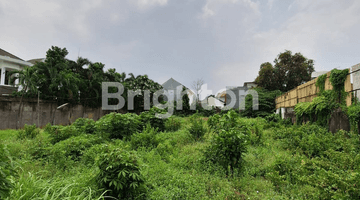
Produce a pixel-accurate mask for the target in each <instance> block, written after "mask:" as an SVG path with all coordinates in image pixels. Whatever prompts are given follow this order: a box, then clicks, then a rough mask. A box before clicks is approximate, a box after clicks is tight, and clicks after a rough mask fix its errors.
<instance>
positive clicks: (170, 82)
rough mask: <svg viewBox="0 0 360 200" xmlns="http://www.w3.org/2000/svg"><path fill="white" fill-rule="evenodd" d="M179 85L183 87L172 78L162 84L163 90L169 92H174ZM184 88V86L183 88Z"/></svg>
mask: <svg viewBox="0 0 360 200" xmlns="http://www.w3.org/2000/svg"><path fill="white" fill-rule="evenodd" d="M179 85H182V86H184V85H183V84H181V83H179V82H178V81H176V80H175V79H173V78H170V79H169V80H167V81H165V83H163V84H162V86H163V88H164V89H165V90H166V89H168V90H169V89H170V90H176V87H178V86H179ZM184 87H186V86H184ZM186 89H188V90H189V91H190V93H191V94H193V92H192V91H191V90H190V89H189V88H187V87H186Z"/></svg>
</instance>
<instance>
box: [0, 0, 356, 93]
mask: <svg viewBox="0 0 360 200" xmlns="http://www.w3.org/2000/svg"><path fill="white" fill-rule="evenodd" d="M359 10H360V3H359V2H358V1H355V0H347V1H341V2H339V1H335V0H332V1H325V0H321V1H310V0H293V1H272V0H261V1H254V0H253V1H251V0H184V1H175V0H137V1H130V0H128V1H125V0H124V1H102V0H90V1H85V0H83V1H70V0H63V1H45V0H34V1H31V2H28V1H25V0H14V1H5V0H0V27H1V30H2V33H1V34H0V44H1V48H3V49H5V50H7V51H9V52H11V53H13V54H15V55H17V56H19V57H21V58H23V59H32V58H38V57H44V56H45V52H46V51H47V50H48V49H49V48H50V47H51V45H57V46H59V47H66V48H67V49H68V51H69V52H70V54H69V58H70V59H76V57H77V56H78V55H80V56H82V57H86V58H89V59H90V60H91V61H93V62H103V63H104V64H105V65H106V67H107V68H116V69H117V71H119V72H123V71H124V72H126V73H134V74H135V75H138V74H148V75H149V77H150V78H152V79H154V80H155V81H158V82H160V83H162V82H164V81H166V80H167V79H169V78H170V77H173V78H174V79H176V80H178V81H179V82H181V83H183V84H185V85H186V86H188V87H190V85H191V82H192V81H194V80H195V79H197V78H201V77H202V78H203V79H204V80H205V81H206V82H207V83H208V89H212V90H213V92H215V91H217V90H219V89H221V88H225V86H227V85H242V84H243V82H245V81H253V80H254V79H255V78H256V75H257V73H258V70H259V66H260V64H261V63H263V62H272V61H273V60H274V59H275V57H276V56H277V55H278V54H279V53H280V52H283V51H284V50H285V49H288V50H291V51H293V52H294V53H295V52H301V53H302V54H303V55H304V56H306V57H308V58H311V59H314V60H315V69H316V70H331V69H332V68H334V67H339V66H340V67H341V68H347V67H351V66H352V65H354V64H356V63H358V62H359V60H358V58H359V57H358V53H357V52H358V46H359V40H358V38H357V35H358V34H357V33H358V32H359V29H360V28H359V27H360V26H359V20H360V17H359V15H358V13H359Z"/></svg>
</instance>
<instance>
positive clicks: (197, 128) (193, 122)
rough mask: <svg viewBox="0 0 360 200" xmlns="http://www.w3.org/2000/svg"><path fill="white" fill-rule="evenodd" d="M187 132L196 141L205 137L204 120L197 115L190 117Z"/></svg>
mask: <svg viewBox="0 0 360 200" xmlns="http://www.w3.org/2000/svg"><path fill="white" fill-rule="evenodd" d="M188 130H189V133H190V134H191V135H192V136H193V137H194V138H195V139H196V140H199V139H201V138H202V137H203V136H204V135H205V133H206V132H207V129H206V128H205V127H204V120H203V119H202V117H200V116H199V114H197V113H196V114H193V115H192V116H190V127H189V128H188Z"/></svg>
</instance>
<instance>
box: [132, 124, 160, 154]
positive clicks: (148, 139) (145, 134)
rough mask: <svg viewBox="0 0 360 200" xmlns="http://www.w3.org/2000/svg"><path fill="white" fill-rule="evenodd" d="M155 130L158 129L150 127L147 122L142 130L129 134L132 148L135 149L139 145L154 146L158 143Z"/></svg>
mask: <svg viewBox="0 0 360 200" xmlns="http://www.w3.org/2000/svg"><path fill="white" fill-rule="evenodd" d="M157 132H158V130H157V129H155V128H153V127H151V125H150V123H148V124H147V125H146V127H145V128H144V130H143V131H142V132H140V133H136V134H133V135H132V136H131V140H130V144H131V146H132V148H133V149H135V150H136V149H138V148H139V147H145V148H150V149H151V148H155V147H156V146H157V145H158V144H159V141H158V140H157V138H156V134H157Z"/></svg>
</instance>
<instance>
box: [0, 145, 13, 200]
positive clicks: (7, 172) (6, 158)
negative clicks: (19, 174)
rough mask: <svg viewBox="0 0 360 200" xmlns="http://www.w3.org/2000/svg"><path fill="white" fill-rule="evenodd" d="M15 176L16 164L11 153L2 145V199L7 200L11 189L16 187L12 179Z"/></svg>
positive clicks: (0, 156) (0, 150) (0, 162)
mask: <svg viewBox="0 0 360 200" xmlns="http://www.w3.org/2000/svg"><path fill="white" fill-rule="evenodd" d="M15 175H16V172H15V169H14V164H13V162H12V160H11V157H10V155H9V152H8V151H7V149H6V148H5V146H4V145H3V144H1V143H0V199H5V198H6V197H8V196H9V194H10V191H11V189H12V188H13V187H14V185H13V183H12V182H11V180H10V178H11V177H13V176H15Z"/></svg>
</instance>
